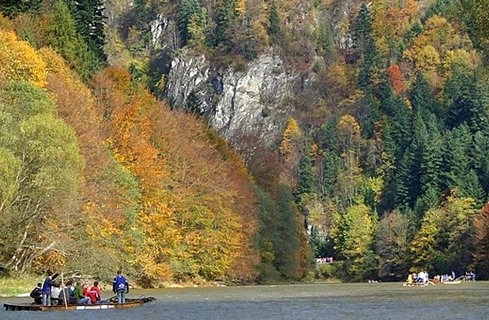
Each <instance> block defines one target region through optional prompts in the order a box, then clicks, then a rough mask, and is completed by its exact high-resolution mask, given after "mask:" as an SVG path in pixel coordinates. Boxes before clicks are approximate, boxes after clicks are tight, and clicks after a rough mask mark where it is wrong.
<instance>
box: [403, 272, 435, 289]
mask: <svg viewBox="0 0 489 320" xmlns="http://www.w3.org/2000/svg"><path fill="white" fill-rule="evenodd" d="M429 281H430V278H429V274H428V272H426V271H420V272H419V273H415V272H414V273H410V274H409V275H408V278H407V281H406V282H407V285H408V286H413V285H417V284H421V285H426V284H428V283H429Z"/></svg>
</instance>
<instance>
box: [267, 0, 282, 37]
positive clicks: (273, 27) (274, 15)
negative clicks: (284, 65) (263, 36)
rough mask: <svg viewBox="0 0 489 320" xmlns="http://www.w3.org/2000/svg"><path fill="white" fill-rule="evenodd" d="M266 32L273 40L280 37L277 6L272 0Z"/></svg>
mask: <svg viewBox="0 0 489 320" xmlns="http://www.w3.org/2000/svg"><path fill="white" fill-rule="evenodd" d="M268 23H269V27H268V34H269V35H270V38H271V39H272V40H273V41H275V42H276V41H279V37H280V33H281V30H280V17H279V15H278V10H277V6H276V5H275V1H273V0H272V3H271V4H270V9H269V11H268Z"/></svg>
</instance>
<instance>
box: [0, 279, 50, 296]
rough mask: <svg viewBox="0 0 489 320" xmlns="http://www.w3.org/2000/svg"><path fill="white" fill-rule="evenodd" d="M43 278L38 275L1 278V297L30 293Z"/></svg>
mask: <svg viewBox="0 0 489 320" xmlns="http://www.w3.org/2000/svg"><path fill="white" fill-rule="evenodd" d="M40 281H41V279H40V277H38V276H31V275H26V276H22V277H12V278H0V297H15V296H18V295H20V294H25V293H30V292H31V291H32V289H34V287H35V286H36V284H37V283H38V282H40Z"/></svg>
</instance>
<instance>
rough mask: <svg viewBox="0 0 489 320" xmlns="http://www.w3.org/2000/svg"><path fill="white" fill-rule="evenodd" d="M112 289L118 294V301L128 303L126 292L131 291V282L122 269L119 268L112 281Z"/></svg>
mask: <svg viewBox="0 0 489 320" xmlns="http://www.w3.org/2000/svg"><path fill="white" fill-rule="evenodd" d="M112 291H113V292H114V293H115V294H117V302H119V303H126V293H129V284H128V283H127V280H126V277H124V276H123V275H122V271H121V270H117V275H116V276H115V278H114V282H113V283H112Z"/></svg>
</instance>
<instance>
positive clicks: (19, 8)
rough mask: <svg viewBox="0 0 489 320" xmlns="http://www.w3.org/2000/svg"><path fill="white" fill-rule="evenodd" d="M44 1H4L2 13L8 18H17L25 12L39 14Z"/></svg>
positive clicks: (0, 2)
mask: <svg viewBox="0 0 489 320" xmlns="http://www.w3.org/2000/svg"><path fill="white" fill-rule="evenodd" d="M42 2H43V0H2V1H0V12H1V13H3V14H4V15H6V16H15V15H18V14H20V13H23V12H27V11H31V12H38V11H40V10H41V5H42Z"/></svg>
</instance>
